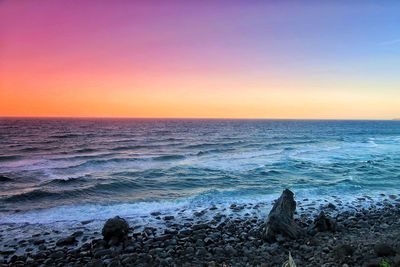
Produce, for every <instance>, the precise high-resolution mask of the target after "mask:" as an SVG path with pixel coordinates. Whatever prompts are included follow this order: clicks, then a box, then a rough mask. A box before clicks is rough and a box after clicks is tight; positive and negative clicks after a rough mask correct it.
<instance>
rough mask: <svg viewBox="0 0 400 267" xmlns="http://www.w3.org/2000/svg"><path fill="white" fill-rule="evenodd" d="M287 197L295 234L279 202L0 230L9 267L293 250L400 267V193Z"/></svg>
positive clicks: (265, 256) (238, 256)
mask: <svg viewBox="0 0 400 267" xmlns="http://www.w3.org/2000/svg"><path fill="white" fill-rule="evenodd" d="M289 192H290V191H289ZM283 195H285V191H284V192H283V194H282V196H283ZM282 196H281V197H280V198H279V199H278V200H277V201H275V202H274V204H275V205H274V208H273V209H274V210H275V211H276V210H277V209H278V210H281V209H282V207H284V206H286V207H290V208H289V210H286V211H285V210H284V209H285V208H283V210H284V211H282V210H281V213H280V215H279V216H287V218H288V220H290V221H291V223H293V225H294V227H296V229H297V230H298V233H297V234H295V235H290V234H288V233H289V232H290V231H289V232H288V231H287V230H288V229H289V228H290V225H288V224H287V222H285V220H279V219H282V217H279V216H278V218H276V216H275V219H278V220H277V222H278V224H279V223H280V222H282V223H283V224H282V225H280V227H281V226H283V228H280V229H278V228H279V227H278V228H277V227H275V228H274V227H272V226H271V225H272V224H271V221H272V219H271V217H274V216H272V215H271V214H273V212H271V213H270V215H269V216H267V215H268V213H269V212H270V210H271V205H268V204H273V203H258V204H231V205H230V206H228V207H224V208H222V207H218V206H211V207H209V208H206V209H203V210H200V211H193V212H192V213H190V214H191V216H192V217H188V214H189V213H185V212H187V211H185V210H180V211H178V212H177V213H174V214H166V213H165V212H163V211H160V212H152V214H151V215H150V217H151V219H153V220H150V219H149V220H148V222H149V223H147V224H143V221H142V223H135V222H134V221H135V220H130V219H129V218H128V219H127V220H125V219H122V218H119V217H116V218H113V219H111V220H109V221H107V222H106V224H105V225H104V227H103V224H104V222H95V221H90V220H89V221H81V222H79V223H76V224H75V225H74V226H70V227H66V228H60V227H59V228H58V229H56V226H55V225H53V226H49V225H47V226H46V225H38V224H23V225H18V224H12V223H9V224H5V225H2V227H1V230H0V238H1V251H0V255H1V256H0V259H1V266H282V264H283V263H285V262H286V261H287V260H288V255H289V252H290V254H291V255H292V257H293V259H294V262H295V263H296V265H297V266H325V267H329V266H342V267H346V266H370V267H372V266H400V246H399V245H400V220H399V218H400V197H399V196H398V195H385V194H381V195H379V196H377V197H376V198H371V197H369V196H363V197H359V198H357V199H356V200H355V201H353V202H351V203H345V202H343V201H341V200H340V198H338V197H336V200H334V201H332V202H329V201H327V200H321V201H319V202H315V201H310V200H308V199H296V202H297V203H296V202H294V200H293V203H295V204H294V206H292V204H293V203H292V204H290V195H289V202H287V201H288V200H284V201H282ZM277 203H278V204H277ZM288 203H289V206H288ZM366 203H368V205H366ZM296 204H297V205H296ZM275 206H277V208H275ZM278 206H279V207H278ZM292 208H294V209H292ZM290 209H292V210H290ZM259 211H264V212H259ZM321 211H322V213H321ZM282 212H283V214H282ZM291 212H293V214H290V213H291ZM278 213H279V212H278ZM284 213H286V214H284ZM275 215H276V212H275ZM291 217H292V218H291ZM266 221H267V223H266ZM155 222H156V223H155ZM289 224H290V223H289ZM293 225H292V226H293ZM275 226H276V225H275ZM285 227H286V228H285ZM268 228H269V230H271V229H272V228H274V229H275V232H274V233H273V236H272V238H271V236H270V237H269V238H267V237H266V232H267V231H268V230H267V229H268ZM277 229H278V230H277ZM292 233H293V232H292Z"/></svg>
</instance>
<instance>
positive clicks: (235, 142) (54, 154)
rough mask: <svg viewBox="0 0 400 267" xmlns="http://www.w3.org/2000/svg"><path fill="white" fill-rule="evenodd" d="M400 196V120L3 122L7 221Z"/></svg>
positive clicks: (0, 139)
mask: <svg viewBox="0 0 400 267" xmlns="http://www.w3.org/2000/svg"><path fill="white" fill-rule="evenodd" d="M284 188H290V189H293V190H294V191H295V192H296V193H298V195H299V196H302V197H322V198H323V197H324V196H332V195H336V196H340V197H341V198H352V197H355V196H357V195H361V194H378V193H387V192H397V193H398V191H399V189H400V121H306V120H139V119H0V223H2V222H3V223H4V222H14V221H18V222H52V221H60V220H61V221H62V220H80V219H87V218H103V219H104V218H107V217H109V216H110V215H111V214H121V215H129V216H135V215H140V216H144V215H146V214H147V215H148V214H149V213H150V212H152V211H157V210H165V209H170V208H176V207H183V208H191V207H202V206H204V207H208V206H210V205H213V204H215V205H222V204H224V203H237V202H239V203H247V202H249V203H257V202H259V201H264V200H267V199H271V198H273V197H276V196H277V194H279V192H280V191H281V190H282V189H284Z"/></svg>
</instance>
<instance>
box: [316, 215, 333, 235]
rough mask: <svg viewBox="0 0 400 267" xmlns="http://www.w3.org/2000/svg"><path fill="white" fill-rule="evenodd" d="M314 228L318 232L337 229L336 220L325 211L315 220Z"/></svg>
mask: <svg viewBox="0 0 400 267" xmlns="http://www.w3.org/2000/svg"><path fill="white" fill-rule="evenodd" d="M313 229H315V230H317V231H318V232H325V231H332V232H335V231H336V221H335V220H333V219H331V218H329V217H328V216H326V215H325V213H324V212H323V211H321V213H320V214H319V215H318V217H317V218H316V219H315V220H314V225H313Z"/></svg>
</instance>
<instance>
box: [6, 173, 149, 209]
mask: <svg viewBox="0 0 400 267" xmlns="http://www.w3.org/2000/svg"><path fill="white" fill-rule="evenodd" d="M78 181H84V180H82V178H80V179H77V180H76V179H67V180H65V181H62V179H56V180H53V181H51V182H49V183H47V184H46V185H47V186H48V185H50V184H52V185H58V186H62V185H66V184H70V183H76V182H78ZM42 185H43V184H42ZM142 187H143V185H142V184H140V183H139V182H138V181H136V180H132V179H124V180H117V179H111V180H107V182H99V183H97V184H93V185H90V186H86V187H81V188H79V189H64V190H62V189H61V188H60V189H58V190H50V189H44V188H42V189H34V190H32V191H29V192H23V193H20V194H16V195H11V196H6V197H3V198H2V199H1V201H4V202H6V203H16V202H28V201H29V203H30V204H32V203H41V201H44V200H54V201H55V200H65V199H68V200H69V201H68V202H82V201H87V200H88V199H89V198H90V196H92V197H95V198H96V197H99V196H101V197H110V195H113V194H116V195H120V194H121V192H122V191H127V190H128V191H131V190H133V189H139V188H142ZM46 205H47V204H46Z"/></svg>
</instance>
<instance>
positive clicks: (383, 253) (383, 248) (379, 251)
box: [374, 243, 396, 257]
mask: <svg viewBox="0 0 400 267" xmlns="http://www.w3.org/2000/svg"><path fill="white" fill-rule="evenodd" d="M374 252H375V254H376V255H377V256H378V257H387V256H394V255H396V251H395V250H394V249H393V248H392V247H391V246H390V245H388V244H383V243H381V244H377V245H375V246H374Z"/></svg>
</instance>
